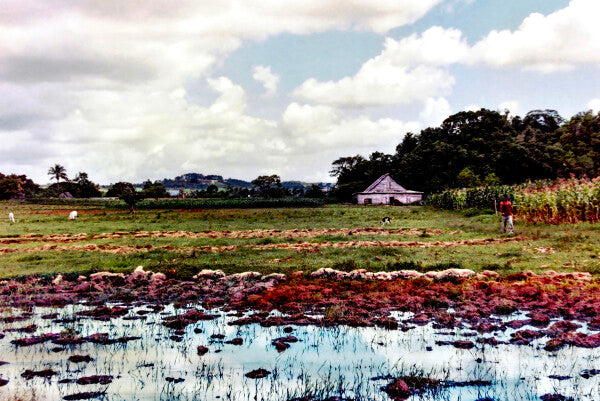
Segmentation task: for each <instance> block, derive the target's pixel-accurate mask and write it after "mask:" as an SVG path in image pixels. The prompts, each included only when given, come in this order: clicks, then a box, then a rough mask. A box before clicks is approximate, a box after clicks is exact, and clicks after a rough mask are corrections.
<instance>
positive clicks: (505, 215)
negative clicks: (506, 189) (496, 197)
mask: <svg viewBox="0 0 600 401" xmlns="http://www.w3.org/2000/svg"><path fill="white" fill-rule="evenodd" d="M500 213H502V229H503V231H504V232H505V233H506V223H508V228H509V230H510V231H509V232H510V233H511V234H512V233H514V232H515V231H514V226H513V213H514V208H513V205H512V203H511V202H510V199H508V195H503V196H502V202H500Z"/></svg>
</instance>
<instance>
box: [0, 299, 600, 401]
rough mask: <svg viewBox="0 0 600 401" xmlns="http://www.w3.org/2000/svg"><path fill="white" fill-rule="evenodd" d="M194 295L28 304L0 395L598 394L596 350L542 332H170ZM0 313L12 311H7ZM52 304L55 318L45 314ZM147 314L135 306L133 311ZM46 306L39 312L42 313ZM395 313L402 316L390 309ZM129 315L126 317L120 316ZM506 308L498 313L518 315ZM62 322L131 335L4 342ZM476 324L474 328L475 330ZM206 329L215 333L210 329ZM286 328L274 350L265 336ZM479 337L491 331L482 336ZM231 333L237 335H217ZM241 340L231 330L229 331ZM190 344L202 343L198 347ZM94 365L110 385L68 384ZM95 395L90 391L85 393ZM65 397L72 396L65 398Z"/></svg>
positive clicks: (3, 348)
mask: <svg viewBox="0 0 600 401" xmlns="http://www.w3.org/2000/svg"><path fill="white" fill-rule="evenodd" d="M190 307H194V308H197V309H200V310H202V308H201V307H199V306H198V305H186V306H185V307H175V306H174V305H168V306H166V307H165V309H164V310H163V311H161V312H152V313H148V314H145V315H139V314H138V313H137V312H139V311H148V308H147V306H145V305H140V306H137V307H134V308H131V309H130V311H129V313H128V315H127V316H126V317H116V318H112V319H110V320H108V321H99V320H93V319H90V318H82V317H80V316H77V315H76V312H77V311H81V310H86V309H90V307H89V306H84V305H73V306H68V307H64V308H39V307H38V308H33V309H31V310H30V311H28V313H31V316H30V317H29V318H28V319H27V320H23V321H16V322H12V323H0V330H6V329H11V328H12V329H15V328H21V327H24V326H27V325H30V324H35V325H37V328H36V329H35V331H33V332H32V333H22V332H16V331H4V333H3V334H4V335H5V337H4V338H2V339H0V361H4V362H7V363H6V364H2V365H1V366H0V378H2V379H6V380H8V381H9V382H8V384H6V385H5V386H3V387H0V399H1V400H61V399H63V397H65V396H69V395H73V394H78V393H88V396H91V395H95V396H96V399H101V400H110V401H113V400H114V401H117V400H140V401H141V400H282V401H285V400H291V399H294V398H300V397H305V396H313V397H315V398H314V399H315V400H320V399H326V398H327V397H331V396H340V397H342V398H345V399H355V400H389V399H390V398H389V397H388V395H387V394H386V393H385V392H384V391H382V389H381V388H382V386H385V385H386V384H387V383H388V382H389V381H390V380H391V378H393V377H398V376H408V375H414V376H424V377H429V378H434V379H438V380H443V381H445V382H469V381H474V380H482V381H488V382H490V384H488V385H476V386H473V385H463V386H458V385H457V386H446V387H443V388H441V389H438V390H435V391H434V390H431V391H425V392H423V393H421V394H415V395H413V396H411V397H410V398H409V399H412V400H417V399H428V400H464V401H475V400H515V399H523V400H529V399H530V400H539V399H540V396H541V395H543V394H555V393H560V394H562V395H564V396H570V397H573V398H574V399H576V400H598V399H600V390H599V388H600V386H599V384H600V375H597V376H596V375H593V374H592V375H589V374H585V372H588V371H590V370H591V369H600V349H583V348H575V347H565V348H563V349H561V350H559V351H556V352H548V351H545V350H544V349H543V345H544V342H545V341H544V340H543V339H540V340H534V341H533V342H532V343H531V344H530V345H528V346H518V345H513V344H500V345H497V346H490V345H486V344H482V343H478V342H477V338H485V337H486V335H480V334H477V333H476V332H474V331H471V330H465V329H463V330H436V329H434V328H433V327H432V326H431V324H428V325H425V326H416V327H414V328H412V329H410V330H408V331H401V330H386V329H381V328H350V327H345V326H342V327H316V326H292V327H291V329H293V330H292V331H291V332H289V331H290V329H289V328H288V330H287V331H284V327H262V326H260V325H258V324H250V325H245V326H235V325H229V324H228V323H229V322H231V321H233V320H235V319H237V318H239V316H238V317H234V316H232V315H228V314H227V313H225V312H221V311H219V310H211V311H207V312H210V313H212V314H215V315H218V317H217V318H216V319H214V320H209V321H200V322H198V323H194V324H190V325H188V326H187V327H186V328H185V332H184V333H180V334H181V335H180V336H175V337H174V330H172V329H169V328H167V327H165V326H163V324H162V322H163V319H164V318H165V316H170V315H176V314H181V313H184V312H185V311H186V310H187V308H190ZM2 313H3V315H2V316H14V315H19V314H22V313H23V311H22V310H18V309H10V308H8V309H5V310H4V311H3V312H2ZM53 313H58V316H57V317H55V318H54V319H48V318H47V316H46V315H49V314H53ZM142 313H145V312H142ZM42 316H46V318H42ZM394 317H395V318H396V319H397V320H399V321H404V320H407V319H409V318H410V317H411V315H410V314H408V313H406V314H403V313H396V314H395V315H394ZM130 318H134V319H135V320H130ZM518 318H519V314H518V313H515V314H513V315H512V316H509V317H505V319H518ZM65 330H69V331H70V332H72V333H77V335H79V336H82V337H84V336H89V335H92V334H96V333H108V334H109V337H110V338H119V337H124V336H131V337H139V339H133V340H131V341H127V342H124V343H114V344H96V343H90V342H84V343H81V344H70V345H65V346H58V345H56V344H53V343H52V342H51V341H46V342H43V343H40V344H35V345H30V346H16V345H14V344H13V343H12V342H11V341H13V340H16V339H19V338H24V337H33V336H39V335H41V334H44V333H60V332H63V331H65ZM580 331H585V326H584V327H583V328H582V329H580ZM511 332H512V330H511V329H507V330H506V331H504V332H496V333H494V334H493V335H494V336H495V337H496V339H498V340H501V341H502V340H504V341H507V342H508V340H509V339H510V334H511ZM475 334H477V337H475V336H474V335H475ZM214 335H222V336H219V337H223V338H215V337H214ZM289 335H293V336H295V337H297V338H298V339H299V341H298V342H293V343H289V348H288V349H286V350H284V351H283V352H278V350H277V349H276V348H275V347H274V346H273V344H272V340H273V339H275V338H278V337H282V336H289ZM487 336H488V337H489V336H491V335H487ZM233 338H241V339H242V340H243V343H242V344H241V345H234V344H229V343H227V341H228V340H231V339H233ZM454 340H471V341H473V342H474V343H475V344H476V346H475V347H473V348H471V349H458V348H455V347H454V346H452V345H439V344H436V342H437V341H445V342H448V341H454ZM238 341H239V340H238ZM198 346H205V347H207V348H208V349H209V351H208V352H207V353H206V354H204V355H199V354H198V352H197V347H198ZM75 354H78V355H89V356H90V357H91V358H92V360H91V361H89V362H80V363H74V362H71V361H69V360H68V357H69V356H72V355H75ZM259 368H263V369H266V370H268V371H269V372H271V373H270V374H269V375H267V376H266V377H264V378H259V379H252V378H248V377H246V373H248V372H250V371H253V370H255V369H259ZM28 369H29V370H32V371H41V370H44V369H52V370H53V371H54V372H56V374H55V375H53V376H50V377H47V378H44V377H33V378H31V379H26V378H24V377H22V376H21V374H22V373H23V372H25V371H26V370H28ZM92 375H110V376H112V382H110V383H108V384H77V383H75V380H76V379H78V378H81V377H86V376H92ZM90 393H95V394H90ZM73 399H75V398H73Z"/></svg>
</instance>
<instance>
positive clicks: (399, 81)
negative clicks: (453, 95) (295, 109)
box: [292, 28, 463, 107]
mask: <svg viewBox="0 0 600 401" xmlns="http://www.w3.org/2000/svg"><path fill="white" fill-rule="evenodd" d="M445 32H446V33H448V32H449V36H450V38H449V39H448V41H447V42H451V43H453V46H454V47H455V48H459V47H460V48H462V46H463V45H462V42H461V40H460V33H459V32H457V31H454V30H450V31H444V30H443V29H441V28H432V29H430V30H429V31H427V32H426V33H425V34H424V36H423V37H421V38H419V37H417V36H414V35H413V36H410V37H408V38H405V39H402V40H400V41H395V40H394V39H391V38H388V39H386V41H385V46H384V49H383V51H382V52H381V53H380V54H379V55H378V56H376V57H374V58H372V59H370V60H368V61H366V62H365V63H364V64H363V65H362V66H361V68H360V70H359V71H358V72H357V73H356V75H354V76H352V77H344V78H342V79H340V80H338V81H327V82H319V81H317V80H316V79H314V78H311V79H308V80H306V81H305V82H304V83H303V84H302V85H300V86H299V87H298V88H296V89H295V90H294V91H293V93H292V96H294V97H296V98H298V99H303V100H305V101H310V102H314V103H319V104H329V105H335V106H343V107H368V106H383V105H392V104H398V103H410V102H413V101H415V100H424V99H427V98H428V97H432V96H439V95H444V94H447V93H449V92H450V90H451V88H452V86H453V85H454V77H452V76H451V75H450V74H449V73H448V72H447V71H446V70H445V69H443V68H440V67H438V65H442V64H446V63H449V62H451V61H454V60H455V58H454V56H452V55H451V52H444V51H441V49H440V48H438V44H437V41H438V40H439V39H440V38H442V37H444V33H445ZM434 43H435V44H434ZM444 45H445V43H442V47H444ZM438 50H440V51H438ZM415 63H417V65H416V66H415V65H414V64H415Z"/></svg>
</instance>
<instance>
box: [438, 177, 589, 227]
mask: <svg viewBox="0 0 600 401" xmlns="http://www.w3.org/2000/svg"><path fill="white" fill-rule="evenodd" d="M503 194H507V195H509V196H510V198H511V199H512V202H513V205H514V206H515V208H516V213H517V215H518V216H519V217H521V218H522V219H524V220H526V221H529V222H532V223H548V224H562V223H578V222H584V221H585V222H592V223H595V222H599V221H600V177H596V178H593V179H589V178H580V179H579V178H570V179H560V180H557V181H553V182H550V181H536V182H531V183H526V184H521V185H514V186H497V187H481V188H472V189H456V190H447V191H444V192H441V193H439V194H433V195H431V196H429V198H428V202H429V204H431V205H432V206H434V207H437V208H440V209H448V210H465V209H470V208H477V209H491V210H493V209H494V207H495V205H498V204H499V203H500V200H501V198H502V195H503ZM494 201H495V202H496V204H494Z"/></svg>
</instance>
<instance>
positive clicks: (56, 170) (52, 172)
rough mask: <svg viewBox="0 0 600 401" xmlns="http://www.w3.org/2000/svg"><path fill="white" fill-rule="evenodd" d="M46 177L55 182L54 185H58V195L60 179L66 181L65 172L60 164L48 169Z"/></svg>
mask: <svg viewBox="0 0 600 401" xmlns="http://www.w3.org/2000/svg"><path fill="white" fill-rule="evenodd" d="M48 175H49V176H51V177H52V178H54V179H55V180H56V183H57V184H58V185H57V186H58V193H59V194H60V192H61V191H60V182H59V181H60V179H61V178H62V179H63V180H68V177H67V170H66V169H65V168H64V167H63V166H61V165H60V164H55V165H54V166H53V167H50V169H49V170H48Z"/></svg>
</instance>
